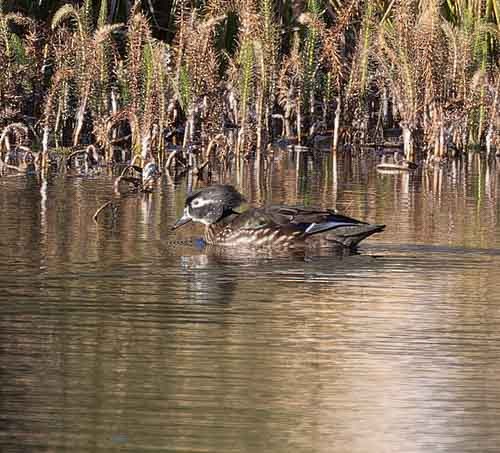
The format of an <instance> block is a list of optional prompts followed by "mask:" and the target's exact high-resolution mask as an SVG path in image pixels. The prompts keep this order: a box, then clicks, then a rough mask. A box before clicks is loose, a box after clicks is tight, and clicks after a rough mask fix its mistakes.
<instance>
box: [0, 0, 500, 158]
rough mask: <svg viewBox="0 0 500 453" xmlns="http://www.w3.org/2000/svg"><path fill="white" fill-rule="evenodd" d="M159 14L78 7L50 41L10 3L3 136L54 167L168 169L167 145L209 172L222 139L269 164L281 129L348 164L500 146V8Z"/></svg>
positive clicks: (0, 38)
mask: <svg viewBox="0 0 500 453" xmlns="http://www.w3.org/2000/svg"><path fill="white" fill-rule="evenodd" d="M157 3H158V2H157ZM110 8H111V9H112V11H110V10H109V9H110ZM152 8H153V6H152V5H151V4H150V5H149V6H148V7H147V8H146V7H143V6H141V4H140V2H136V3H135V4H134V5H133V6H132V7H131V8H129V9H127V11H125V10H122V9H117V8H116V4H115V2H111V3H110V2H108V1H106V0H101V1H93V0H82V1H81V2H80V4H79V5H78V4H77V3H75V2H71V3H70V2H67V3H66V4H63V5H62V6H61V7H60V8H59V9H58V10H56V11H55V13H54V14H53V16H52V17H51V18H49V21H50V27H49V26H47V25H44V24H43V23H42V22H41V21H36V20H34V19H32V18H28V17H27V16H25V15H23V14H21V13H20V12H16V11H14V12H13V11H11V10H7V9H5V7H4V6H3V3H0V63H1V64H2V68H3V70H2V74H0V100H1V104H0V127H2V128H3V127H5V126H7V125H9V124H10V123H15V122H22V123H25V124H29V125H30V127H31V131H32V132H30V138H31V139H33V140H35V141H39V142H40V143H37V144H36V146H39V147H41V148H42V149H43V162H44V163H43V164H42V167H47V162H46V161H47V160H48V159H49V149H50V148H53V147H59V146H73V147H77V146H79V145H82V144H89V143H95V144H96V145H98V147H99V150H100V152H101V153H103V154H104V156H105V160H106V161H112V160H115V159H116V158H117V157H116V153H115V150H116V147H117V144H118V143H120V146H126V147H128V148H129V153H128V156H125V157H126V158H128V159H130V158H131V157H132V155H140V156H141V157H142V159H143V160H148V159H150V158H154V159H155V160H156V161H157V162H159V163H161V164H162V165H164V163H165V162H166V160H167V156H166V153H167V151H168V147H169V146H170V144H169V143H168V141H172V142H174V143H182V148H181V150H180V151H179V150H178V151H177V153H178V157H181V155H183V160H184V161H186V162H188V165H190V166H192V167H193V166H194V167H196V166H198V163H197V162H196V156H195V155H196V154H197V153H198V151H199V150H203V149H206V148H207V146H208V144H209V143H210V142H211V141H212V140H213V139H214V138H215V137H220V134H223V135H224V137H225V144H224V146H225V147H226V148H229V149H231V151H232V152H234V155H235V156H240V155H241V156H245V157H252V156H254V155H257V157H258V158H259V161H260V157H261V154H262V153H263V152H264V151H265V150H266V149H267V147H268V144H269V143H271V142H272V141H273V139H274V137H275V135H276V133H277V131H278V130H280V129H281V134H284V135H286V136H287V138H289V139H295V140H296V141H297V142H298V143H299V144H306V145H310V144H314V143H316V142H317V141H316V140H315V138H316V137H319V138H318V140H320V139H321V136H325V135H332V136H333V148H334V149H336V148H338V146H339V144H341V143H342V141H344V142H345V141H348V142H352V141H358V142H361V143H363V142H368V141H370V140H372V139H373V140H380V139H381V137H383V134H382V133H381V132H382V131H383V129H384V128H392V130H394V129H399V130H400V140H401V142H402V145H403V147H404V150H405V154H406V158H407V159H408V160H414V159H417V158H419V157H423V156H427V157H428V158H432V159H439V160H440V159H443V158H445V157H448V156H450V155H451V154H452V153H453V154H456V153H457V152H463V151H464V150H466V149H467V148H469V147H470V146H471V145H474V146H477V147H486V149H487V150H488V153H489V154H492V153H493V151H494V150H495V147H498V141H499V124H498V111H499V109H498V104H499V102H500V101H499V85H500V76H499V66H498V61H497V58H495V57H496V56H497V51H498V24H499V11H498V5H497V3H496V2H495V1H494V0H482V1H479V0H454V1H448V2H441V1H438V0H410V1H403V0H392V1H369V0H362V1H354V0H351V1H338V0H336V1H331V2H324V1H322V0H308V1H305V2H289V1H274V0H252V1H242V0H206V1H202V2H197V3H196V6H193V4H192V3H191V2H187V1H179V2H167V3H166V5H165V6H156V7H155V8H156V9H152ZM30 12H31V13H32V14H33V15H37V14H38V15H39V16H43V9H42V8H41V7H38V9H37V8H36V7H34V6H32V7H31V9H30ZM159 18H165V20H166V21H167V22H168V23H167V24H166V26H165V24H160V23H159ZM174 18H175V19H174ZM120 20H121V21H123V23H121V22H120ZM155 36H161V37H162V38H164V39H166V40H167V41H168V42H165V40H160V39H158V37H155ZM28 68H30V70H29V71H28V70H27V69H28ZM40 74H41V75H42V77H40ZM39 118H40V119H41V121H38V119H39ZM277 119H280V120H281V123H282V124H281V127H279V128H277V127H276V126H277V124H276V122H277V121H276V120H277ZM33 132H34V133H35V134H36V135H35V134H33ZM38 136H39V137H40V139H38ZM217 141H218V142H219V143H222V141H221V140H220V139H217ZM36 146H35V147H36ZM422 151H423V152H422ZM188 152H189V153H190V154H192V155H193V156H194V157H193V156H191V157H189V158H188V156H187V155H186V153H188ZM213 155H216V153H213ZM225 157H226V158H228V159H230V153H228V152H225ZM178 161H179V162H181V161H182V160H181V159H179V160H178ZM170 162H171V161H170Z"/></svg>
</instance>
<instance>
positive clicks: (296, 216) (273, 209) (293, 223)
mask: <svg viewBox="0 0 500 453" xmlns="http://www.w3.org/2000/svg"><path fill="white" fill-rule="evenodd" d="M383 228H384V226H383V225H369V224H367V223H365V222H361V221H359V220H356V219H352V218H350V217H347V216H344V215H341V214H337V213H335V212H334V211H331V210H315V209H305V208H298V207H293V206H265V207H261V208H251V209H248V210H247V211H245V212H243V213H241V214H233V215H231V216H229V217H227V218H226V219H224V220H223V221H222V222H219V223H217V224H216V225H211V226H209V227H208V228H207V235H206V240H207V242H208V243H210V244H215V245H226V246H241V247H274V248H295V247H310V246H314V247H316V246H318V245H319V246H327V245H336V244H342V245H343V246H348V247H355V246H356V245H357V244H358V243H359V242H360V241H361V240H362V239H364V238H366V237H368V236H370V235H371V234H373V233H376V232H378V231H382V230H383Z"/></svg>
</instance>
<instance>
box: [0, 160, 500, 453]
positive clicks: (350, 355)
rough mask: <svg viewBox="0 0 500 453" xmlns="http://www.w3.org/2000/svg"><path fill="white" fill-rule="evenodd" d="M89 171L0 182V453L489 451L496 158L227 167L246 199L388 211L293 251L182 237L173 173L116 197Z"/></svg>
mask: <svg viewBox="0 0 500 453" xmlns="http://www.w3.org/2000/svg"><path fill="white" fill-rule="evenodd" d="M105 173H106V172H103V175H101V176H97V177H79V176H74V175H60V176H58V177H55V178H52V179H50V180H48V181H44V182H41V181H39V180H38V179H37V178H26V177H13V178H2V179H0V210H1V211H0V212H1V215H0V257H1V260H0V304H1V305H0V307H1V308H0V373H1V374H0V450H1V451H2V452H18V451H19V452H26V451H29V452H37V451H78V452H80V451H81V452H110V451H130V452H138V451H141V452H143V451H155V450H158V451H163V452H167V451H172V452H173V451H175V452H183V451H186V452H188V451H189V452H214V453H215V452H236V451H238V452H239V451H241V452H262V451H269V452H271V451H272V452H312V451H314V452H328V453H332V452H333V453H337V452H339V453H340V452H366V453H368V452H382V451H398V452H403V451H404V452H429V451H433V452H435V451H443V452H478V453H479V452H498V451H499V447H498V446H499V445H500V430H498V419H499V416H500V387H499V386H498V376H499V374H500V333H499V332H500V243H499V242H500V239H499V238H500V234H499V233H500V226H499V209H498V208H499V203H498V200H499V198H498V182H497V181H498V170H497V167H496V166H495V165H494V164H493V165H490V166H486V165H485V164H484V163H482V162H481V161H480V160H478V159H476V158H473V159H470V160H469V161H468V162H458V163H455V164H451V165H449V166H447V167H444V168H441V169H435V170H433V171H421V170H419V171H417V172H416V173H415V174H412V175H408V174H396V175H383V174H377V173H376V172H375V170H374V165H373V162H372V161H371V158H370V157H369V156H362V157H361V158H359V159H358V158H356V159H355V158H352V159H351V158H349V157H348V156H339V157H338V158H337V159H335V160H332V159H331V158H329V157H326V158H321V157H317V158H314V159H313V158H305V157H301V158H300V159H298V160H297V159H292V158H287V157H286V156H284V157H282V158H281V160H278V158H277V159H276V161H275V162H274V164H272V165H270V166H269V169H268V171H267V172H266V173H262V174H256V173H255V172H254V171H252V169H251V168H248V167H245V166H243V167H242V168H241V171H239V172H234V173H230V174H229V175H227V177H226V178H224V182H227V181H229V182H232V183H234V184H236V185H237V186H238V187H239V189H240V190H241V191H242V192H243V193H245V194H246V195H247V198H248V199H249V202H250V203H255V204H259V203H263V202H273V203H291V204H304V205H310V206H311V205H314V206H323V207H336V208H337V209H339V210H340V211H342V212H344V213H346V214H348V215H351V216H354V217H358V218H362V219H366V220H368V221H372V222H377V223H385V224H387V229H386V231H385V232H384V233H382V234H380V235H377V236H374V237H372V238H370V239H368V240H367V241H365V242H363V244H362V247H361V248H360V253H359V254H358V255H353V256H342V257H340V256H328V255H323V256H313V257H306V258H304V257H290V258H287V257H276V258H272V257H263V258H261V259H255V258H253V259H252V258H248V257H243V258H241V257H240V258H239V257H238V256H233V255H229V256H220V255H214V254H211V253H208V252H207V251H206V250H200V249H199V248H197V247H195V246H193V245H191V244H189V243H188V241H187V240H186V239H188V238H191V237H193V236H197V235H198V234H199V232H200V230H199V229H197V228H188V229H186V230H185V231H181V232H180V233H178V234H176V233H173V232H171V231H170V230H169V228H170V226H171V225H172V223H173V222H174V220H175V218H176V215H178V214H179V213H180V212H181V211H182V203H183V199H184V196H185V193H186V184H187V183H186V181H185V180H183V179H181V180H179V181H178V182H177V184H176V185H174V184H172V180H171V179H167V178H165V177H164V178H162V180H161V181H159V183H158V185H157V187H156V188H155V191H154V193H153V194H151V195H149V196H146V195H131V196H126V197H123V196H122V197H117V196H115V195H113V192H112V183H113V178H112V176H111V175H107V174H105ZM216 179H219V180H221V181H222V178H216ZM111 198H113V199H114V200H115V203H116V206H117V215H116V218H115V219H114V222H113V221H112V219H110V218H104V219H103V221H102V222H101V223H100V224H96V223H94V221H93V220H92V216H93V214H94V212H95V210H96V209H97V208H98V207H99V206H100V205H101V204H102V203H104V202H105V201H107V200H109V199H111ZM174 240H176V241H177V242H175V243H174V242H170V241H174ZM183 241H184V242H183Z"/></svg>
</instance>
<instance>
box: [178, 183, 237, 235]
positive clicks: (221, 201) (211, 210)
mask: <svg viewBox="0 0 500 453" xmlns="http://www.w3.org/2000/svg"><path fill="white" fill-rule="evenodd" d="M244 202H245V199H244V198H243V196H242V195H241V194H240V193H239V192H238V191H237V190H236V189H235V188H234V187H233V186H227V185H215V186H209V187H205V188H203V189H201V190H198V191H196V192H193V193H191V194H190V195H188V197H187V198H186V204H185V207H184V214H183V216H182V217H181V218H180V219H179V220H177V222H175V224H174V226H173V227H172V229H176V228H179V227H180V226H182V225H185V224H186V223H188V222H190V221H191V220H192V221H194V222H199V223H204V224H205V225H211V224H214V223H217V222H218V221H219V220H221V219H223V218H224V217H226V216H228V215H230V214H232V213H233V212H234V211H233V209H236V208H237V207H238V206H240V205H241V204H242V203H244Z"/></svg>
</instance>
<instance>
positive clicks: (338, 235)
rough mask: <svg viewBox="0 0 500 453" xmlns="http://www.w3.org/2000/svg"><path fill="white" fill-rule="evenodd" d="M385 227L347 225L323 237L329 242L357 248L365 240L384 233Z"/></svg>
mask: <svg viewBox="0 0 500 453" xmlns="http://www.w3.org/2000/svg"><path fill="white" fill-rule="evenodd" d="M384 228H385V225H370V224H363V223H361V224H358V225H346V226H342V227H338V228H335V229H334V230H330V231H328V233H326V234H324V235H322V236H323V237H324V239H326V240H327V241H332V242H337V243H340V244H342V245H343V246H345V247H350V248H355V247H356V246H357V245H358V244H359V243H360V242H361V241H362V240H363V239H366V238H367V237H368V236H371V235H372V234H375V233H380V232H381V231H384Z"/></svg>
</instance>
